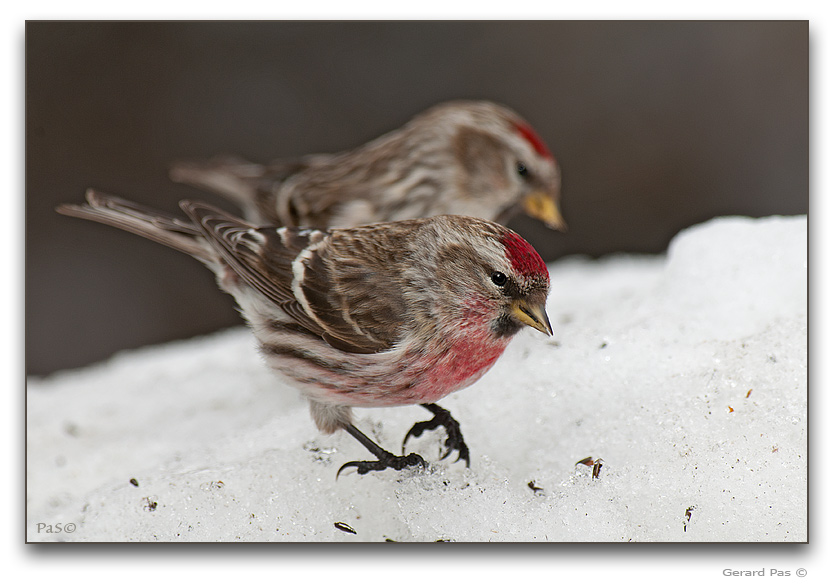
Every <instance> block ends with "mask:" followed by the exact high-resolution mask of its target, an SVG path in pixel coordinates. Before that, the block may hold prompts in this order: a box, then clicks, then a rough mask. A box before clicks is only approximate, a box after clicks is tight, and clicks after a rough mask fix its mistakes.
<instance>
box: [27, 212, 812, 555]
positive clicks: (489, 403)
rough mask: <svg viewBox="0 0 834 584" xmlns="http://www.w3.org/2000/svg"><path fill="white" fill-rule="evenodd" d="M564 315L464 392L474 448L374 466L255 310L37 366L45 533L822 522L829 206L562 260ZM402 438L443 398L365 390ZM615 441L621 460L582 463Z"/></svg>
mask: <svg viewBox="0 0 834 584" xmlns="http://www.w3.org/2000/svg"><path fill="white" fill-rule="evenodd" d="M550 270H551V277H552V282H553V291H552V292H551V295H550V298H549V301H548V313H549V315H550V319H551V322H552V323H553V325H554V332H555V335H554V337H553V338H552V339H547V338H545V337H544V336H543V335H541V334H539V333H535V331H532V330H530V331H524V332H522V333H521V334H519V335H518V338H516V339H515V340H514V341H513V342H512V343H511V344H510V347H509V349H508V350H507V352H506V353H505V355H504V356H503V357H502V358H501V359H500V360H499V361H498V363H497V364H496V366H495V367H494V368H493V369H492V370H491V371H490V372H489V373H488V374H487V375H486V376H485V377H484V378H483V379H482V380H481V381H479V382H478V383H477V384H475V385H473V386H472V387H470V388H468V389H466V390H464V391H461V392H458V393H456V394H453V395H451V396H449V397H447V398H446V399H444V400H443V402H442V405H443V406H444V407H446V408H448V409H450V410H451V411H452V412H453V414H454V416H455V417H456V419H457V420H458V421H460V423H461V426H462V429H463V432H464V435H465V437H466V441H467V444H468V445H469V447H470V449H471V451H472V466H471V468H469V469H467V468H466V467H465V466H464V465H463V464H462V463H454V462H453V461H452V460H450V459H446V460H442V461H441V460H438V459H439V456H440V453H441V448H442V441H443V439H444V435H443V434H442V432H439V431H436V432H432V433H429V434H427V435H424V436H421V437H420V438H419V439H415V440H412V441H410V442H409V449H410V450H413V451H416V452H419V453H420V454H422V455H423V456H424V458H426V459H427V460H429V461H430V462H431V464H430V468H429V469H428V470H426V471H417V470H406V471H402V472H399V473H397V472H395V471H391V470H388V471H385V472H381V473H371V474H369V475H365V476H359V475H356V474H350V473H344V474H343V475H342V476H341V477H340V478H339V479H338V480H336V470H337V469H338V468H339V466H341V465H342V464H343V463H344V462H347V461H350V460H357V459H360V460H361V459H367V458H368V454H367V452H366V451H365V450H364V449H363V448H362V446H360V445H359V444H358V443H357V442H356V441H355V440H354V439H353V438H351V437H350V436H347V435H346V434H344V433H337V434H336V435H333V436H323V435H321V434H319V433H318V432H317V431H316V429H315V427H314V425H313V423H312V422H311V420H310V419H309V416H308V412H307V407H306V404H305V403H304V402H303V400H302V399H301V398H300V397H299V396H298V395H297V394H296V393H295V392H294V391H293V390H291V389H289V388H288V387H285V386H284V385H283V384H282V382H281V381H280V380H278V379H277V378H276V377H275V376H274V375H273V374H272V373H270V372H269V371H268V370H267V369H266V367H265V366H264V365H263V364H262V362H261V359H260V357H259V356H258V354H257V352H256V350H255V346H254V341H253V339H252V337H251V336H250V334H249V333H248V331H247V330H245V329H243V328H239V329H233V330H229V331H224V332H221V333H218V334H215V335H212V336H210V337H205V338H199V339H194V340H189V341H182V342H177V343H171V344H168V345H164V346H159V347H151V348H146V349H142V350H139V351H133V352H128V353H123V354H119V355H117V356H115V357H114V358H112V359H111V360H109V361H108V362H105V363H101V364H98V365H95V366H91V367H88V368H86V369H83V370H77V371H68V372H62V373H59V374H55V375H53V376H50V377H48V378H44V379H38V378H30V379H29V380H28V389H27V400H28V403H27V420H28V425H27V443H28V444H27V446H28V447H27V472H28V483H27V488H28V492H27V507H28V509H27V510H28V517H27V520H28V522H27V534H28V540H29V541H354V542H355V541H385V540H389V539H390V540H394V541H437V540H448V541H479V542H480V541H552V542H555V541H583V542H592V541H594V542H595V541H791V542H798V541H806V540H807V524H806V507H807V462H808V461H807V402H806V397H807V219H806V218H805V217H790V218H785V217H773V218H767V219H757V220H754V219H747V218H720V219H716V220H713V221H710V222H708V223H706V224H703V225H699V226H695V227H693V228H690V229H687V230H685V231H684V232H682V233H681V234H679V235H678V236H677V237H676V238H675V239H674V241H673V242H672V244H671V246H670V250H669V254H668V256H667V257H632V256H619V257H610V258H605V259H603V260H600V261H591V260H588V259H583V258H567V259H565V260H562V261H559V262H556V263H554V264H552V265H551V266H550ZM357 414H358V423H359V426H360V427H361V428H362V429H363V430H365V431H366V432H367V433H369V435H371V436H372V437H373V438H374V439H375V440H377V441H378V442H379V443H380V444H381V445H382V446H383V447H385V448H387V449H389V450H392V451H395V452H396V451H397V450H398V449H399V445H400V443H401V441H402V437H403V436H404V435H405V432H407V430H408V429H409V428H410V427H411V425H413V424H414V423H415V422H417V421H420V420H422V419H427V418H428V417H429V415H427V412H425V411H424V410H423V409H422V408H415V407H404V408H386V409H369V410H357ZM586 457H591V459H592V460H597V459H602V461H601V465H602V466H601V468H600V469H599V471H600V472H599V478H597V479H595V478H593V477H592V472H593V471H592V468H591V467H588V466H585V465H577V464H576V463H577V461H579V460H581V459H584V458H586Z"/></svg>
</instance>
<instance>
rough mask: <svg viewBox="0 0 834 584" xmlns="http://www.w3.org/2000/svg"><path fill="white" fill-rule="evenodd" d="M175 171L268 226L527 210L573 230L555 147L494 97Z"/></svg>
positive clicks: (503, 217) (503, 216)
mask: <svg viewBox="0 0 834 584" xmlns="http://www.w3.org/2000/svg"><path fill="white" fill-rule="evenodd" d="M171 178H172V179H173V180H175V181H177V182H183V183H188V184H191V185H194V186H198V187H201V188H205V189H208V190H210V191H214V192H217V193H219V194H221V195H224V196H226V197H229V198H231V199H232V200H234V201H236V202H237V203H238V204H239V205H241V207H242V208H243V209H244V214H245V216H246V218H247V219H249V220H250V221H252V222H255V223H258V224H262V225H263V224H269V225H283V226H287V227H317V228H328V227H355V226H357V225H365V224H368V223H379V222H383V221H398V220H402V219H415V218H418V217H432V216H434V215H447V214H449V215H468V216H471V217H480V218H482V219H489V220H491V221H497V222H499V223H506V222H507V221H508V220H509V219H510V217H511V216H512V215H513V214H514V213H516V212H517V211H518V210H519V209H523V210H524V211H525V212H526V213H528V214H529V215H531V216H532V217H535V218H537V219H540V220H542V221H544V222H545V223H546V224H547V225H548V226H550V227H552V228H554V229H564V228H565V222H564V220H563V219H562V215H561V213H560V212H559V206H558V203H559V184H560V176H559V168H558V166H557V164H556V160H555V159H554V158H553V155H552V154H551V153H550V151H549V150H548V148H547V146H546V145H545V143H544V142H543V141H542V139H541V138H539V137H538V135H537V134H536V133H535V132H534V131H533V129H532V128H531V127H530V125H529V124H528V123H527V122H526V121H524V119H522V118H521V117H520V116H519V115H518V114H516V113H515V112H513V111H511V110H509V109H507V108H505V107H502V106H500V105H497V104H494V103H491V102H486V101H480V102H474V101H473V102H469V101H456V102H449V103H445V104H441V105H438V106H435V107H434V108H431V109H429V110H428V111H426V112H423V113H422V114H420V115H418V116H416V117H415V118H413V119H412V120H411V121H410V122H408V123H407V124H406V125H405V126H403V127H402V128H400V129H397V130H394V131H393V132H390V133H388V134H385V135H384V136H382V137H380V138H377V139H376V140H373V141H371V142H369V143H367V144H365V145H363V146H360V147H359V148H356V149H355V150H350V151H347V152H342V153H340V154H318V155H311V156H305V157H303V158H300V159H297V160H278V161H275V162H272V163H270V164H267V165H260V164H253V163H250V162H246V161H243V160H240V159H233V158H218V159H215V160H212V161H209V162H207V163H183V164H179V165H176V166H174V167H173V168H172V170H171Z"/></svg>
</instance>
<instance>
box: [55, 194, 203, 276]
mask: <svg viewBox="0 0 834 584" xmlns="http://www.w3.org/2000/svg"><path fill="white" fill-rule="evenodd" d="M86 199H87V203H86V204H83V205H74V204H65V205H60V206H59V207H57V208H56V209H55V210H56V211H57V212H58V213H61V214H62V215H68V216H70V217H79V218H81V219H89V220H90V221H96V222H98V223H104V224H105V225H110V226H112V227H118V228H119V229H124V230H125V231H129V232H131V233H135V234H136V235H141V236H142V237H146V238H147V239H150V240H152V241H155V242H157V243H161V244H163V245H167V246H168V247H172V248H174V249H176V250H178V251H181V252H183V253H187V254H190V255H192V256H194V257H196V258H197V259H199V260H200V261H203V262H207V263H210V262H212V261H213V258H212V253H211V251H210V247H209V246H208V245H206V242H205V239H204V238H203V235H202V233H201V232H200V229H199V228H198V227H197V226H196V225H194V224H193V223H192V222H191V221H189V220H187V219H183V218H178V217H176V216H174V215H169V214H167V213H163V212H161V211H156V210H154V209H150V208H148V207H144V206H142V205H137V204H136V203H132V202H130V201H126V200H124V199H120V198H118V197H114V196H111V195H106V194H104V193H100V192H98V191H95V190H93V189H88V190H87V194H86Z"/></svg>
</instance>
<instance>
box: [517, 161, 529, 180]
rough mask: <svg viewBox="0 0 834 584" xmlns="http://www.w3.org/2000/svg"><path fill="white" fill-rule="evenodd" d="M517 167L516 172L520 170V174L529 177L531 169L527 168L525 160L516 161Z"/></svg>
mask: <svg viewBox="0 0 834 584" xmlns="http://www.w3.org/2000/svg"><path fill="white" fill-rule="evenodd" d="M515 169H516V172H518V175H519V176H523V177H525V178H527V175H528V174H530V171H529V170H527V167H526V166H524V163H523V162H516V163H515Z"/></svg>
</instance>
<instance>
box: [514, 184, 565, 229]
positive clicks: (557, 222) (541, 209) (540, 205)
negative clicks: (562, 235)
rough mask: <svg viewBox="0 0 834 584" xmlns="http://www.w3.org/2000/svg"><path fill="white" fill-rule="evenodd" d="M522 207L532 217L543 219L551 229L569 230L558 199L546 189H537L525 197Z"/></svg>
mask: <svg viewBox="0 0 834 584" xmlns="http://www.w3.org/2000/svg"><path fill="white" fill-rule="evenodd" d="M521 207H522V209H524V212H525V213H527V214H528V215H530V217H533V218H534V219H538V220H540V221H542V222H543V223H544V224H545V225H547V226H548V227H550V228H551V229H558V230H559V231H567V230H568V224H567V223H565V219H564V218H563V217H562V212H561V211H559V207H558V206H557V205H556V201H554V200H553V197H551V196H549V195H548V194H547V193H545V192H544V191H536V192H533V193H530V194H529V195H527V196H526V197H524V199H523V200H522V201H521Z"/></svg>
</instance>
